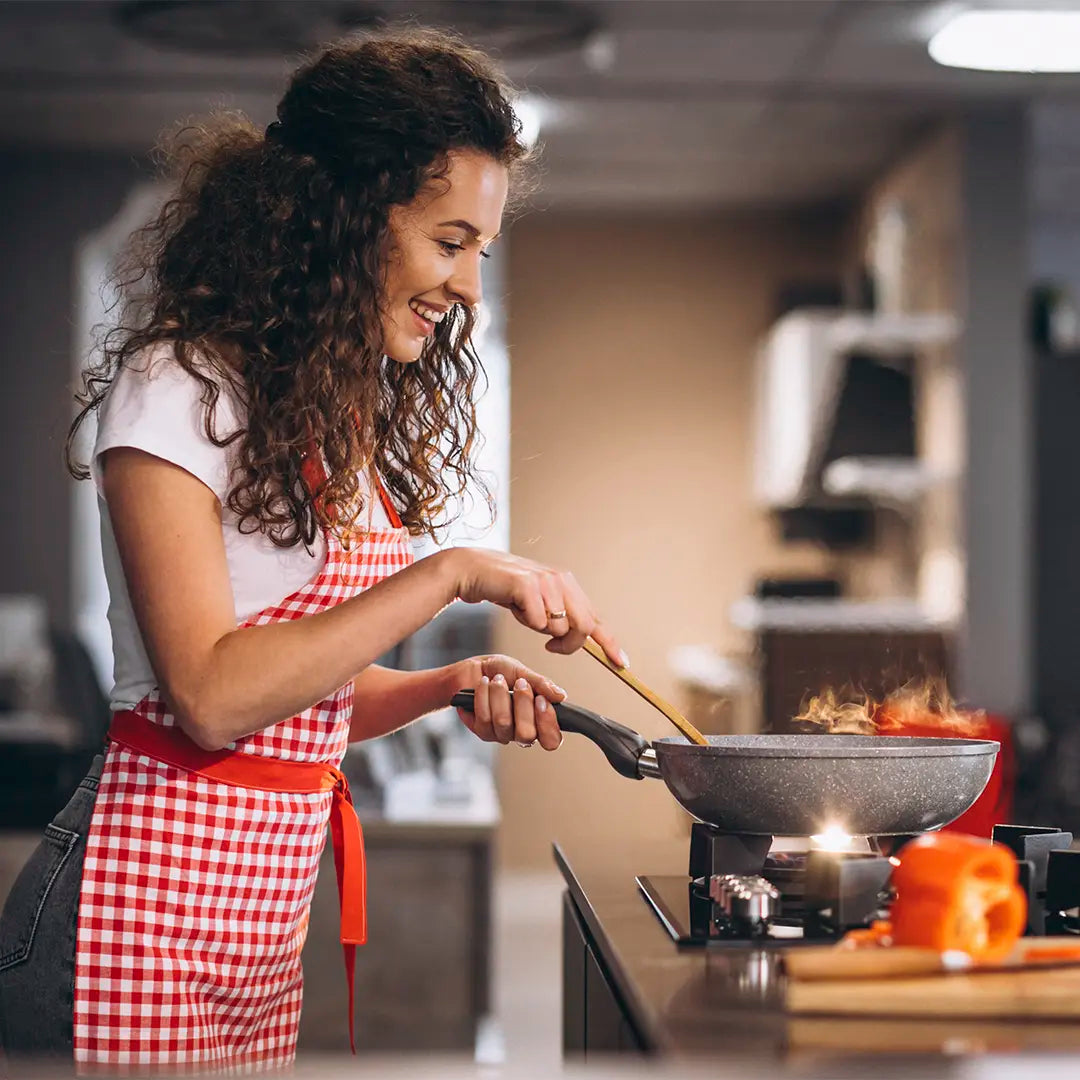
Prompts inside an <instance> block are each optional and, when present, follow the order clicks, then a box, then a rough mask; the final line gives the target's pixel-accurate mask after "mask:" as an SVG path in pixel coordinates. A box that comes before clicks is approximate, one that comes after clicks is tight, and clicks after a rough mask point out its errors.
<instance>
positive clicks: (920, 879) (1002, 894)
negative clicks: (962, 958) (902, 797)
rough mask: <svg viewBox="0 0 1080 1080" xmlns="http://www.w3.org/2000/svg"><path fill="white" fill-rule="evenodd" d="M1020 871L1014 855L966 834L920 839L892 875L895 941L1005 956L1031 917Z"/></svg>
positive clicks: (975, 955) (983, 956)
mask: <svg viewBox="0 0 1080 1080" xmlns="http://www.w3.org/2000/svg"><path fill="white" fill-rule="evenodd" d="M1016 876H1017V866H1016V857H1015V856H1014V855H1013V853H1012V852H1011V851H1009V849H1008V848H1006V847H1004V846H1002V845H1001V844H992V843H990V842H989V841H987V840H980V839H978V838H976V837H973V836H964V835H963V834H961V833H925V834H924V835H922V836H918V837H916V838H915V839H914V840H911V841H910V842H909V843H907V844H905V845H904V847H903V848H902V849H901V851H900V865H899V866H898V867H897V868H896V869H895V870H894V871H893V875H892V883H893V886H894V888H895V889H896V900H895V901H894V902H893V905H892V909H891V910H890V912H889V922H890V923H891V925H892V933H891V937H892V943H893V944H894V945H914V946H919V947H922V948H929V949H936V950H937V951H938V952H945V951H947V950H953V949H955V950H958V951H960V952H965V953H967V954H968V955H969V956H971V957H972V959H974V960H976V961H984V962H990V963H993V962H994V961H998V960H1002V959H1004V957H1005V956H1006V955H1008V953H1009V952H1010V950H1011V949H1012V947H1013V946H1014V945H1015V944H1016V942H1017V940H1018V939H1019V937H1020V935H1021V934H1022V933H1023V932H1024V927H1025V925H1026V922H1027V897H1026V896H1025V895H1024V892H1023V890H1022V889H1021V888H1020V886H1019V885H1018V884H1017V882H1016Z"/></svg>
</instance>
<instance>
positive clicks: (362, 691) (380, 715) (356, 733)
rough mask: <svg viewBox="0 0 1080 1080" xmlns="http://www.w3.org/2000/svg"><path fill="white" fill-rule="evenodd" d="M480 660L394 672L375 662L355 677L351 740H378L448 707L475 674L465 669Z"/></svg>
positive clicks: (472, 680)
mask: <svg viewBox="0 0 1080 1080" xmlns="http://www.w3.org/2000/svg"><path fill="white" fill-rule="evenodd" d="M470 663H471V664H474V665H476V661H461V662H459V663H456V664H449V665H447V666H446V667H441V668H431V669H428V670H425V671H394V670H392V669H390V668H384V667H379V666H378V665H376V664H372V665H371V666H370V667H368V668H366V669H365V670H364V671H363V672H361V673H360V674H359V675H358V676H357V677H356V678H355V679H354V680H353V712H352V723H351V725H350V728H349V739H350V741H352V742H357V741H359V740H361V739H376V738H378V737H379V736H380V735H386V734H389V732H391V731H396V730H397V729H398V728H400V727H404V726H405V725H406V724H411V723H412V722H413V721H414V720H416V719H418V718H419V717H421V716H425V715H426V714H427V713H431V712H435V711H436V710H437V709H444V708H446V707H447V706H448V705H449V704H450V699H451V698H452V697H453V696H454V694H455V693H456V692H457V691H458V690H460V689H462V687H466V686H468V687H471V686H472V685H473V682H474V681H475V679H474V677H473V676H472V675H471V674H470V673H469V672H468V671H466V670H465V666H466V665H468V664H470Z"/></svg>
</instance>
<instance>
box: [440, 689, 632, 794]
mask: <svg viewBox="0 0 1080 1080" xmlns="http://www.w3.org/2000/svg"><path fill="white" fill-rule="evenodd" d="M510 693H511V695H512V694H513V690H511V691H510ZM450 704H451V705H453V706H454V707H455V708H458V709H465V710H466V711H467V712H472V711H473V691H472V690H460V691H458V693H456V694H455V695H454V699H453V701H451V702H450ZM552 708H553V709H554V710H555V719H556V720H558V721H559V727H560V728H562V730H563V731H568V732H571V733H572V734H576V735H584V736H585V738H586V739H591V740H592V741H593V742H594V743H596V745H597V746H599V747H600V749H601V750H603V752H604V756H605V757H606V758H607V759H608V761H609V762H610V763H611V767H612V768H613V769H614V770H615V771H616V772H617V773H619V774H621V775H622V776H627V777H629V778H630V779H631V780H640V779H641V770H640V769H639V767H638V759H639V758H640V757H641V755H642V753H644V751H646V750H648V748H649V743H648V741H647V740H645V739H643V738H642V737H641V736H640V735H639V734H638V733H637V732H636V731H633V730H631V729H630V728H628V727H623V725H622V724H617V723H615V721H614V720H609V719H608V718H607V717H606V716H600V715H599V713H594V712H590V711H589V710H588V709H583V708H582V707H581V706H580V705H570V704H569V703H568V702H565V701H563V702H559V703H555V702H553V703H552Z"/></svg>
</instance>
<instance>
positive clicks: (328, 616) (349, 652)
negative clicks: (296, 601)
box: [165, 553, 454, 748]
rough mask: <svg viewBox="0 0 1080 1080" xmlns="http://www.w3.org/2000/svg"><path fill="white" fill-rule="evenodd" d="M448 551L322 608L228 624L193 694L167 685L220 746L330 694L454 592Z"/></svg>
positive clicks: (183, 718)
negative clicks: (234, 627) (233, 625)
mask: <svg viewBox="0 0 1080 1080" xmlns="http://www.w3.org/2000/svg"><path fill="white" fill-rule="evenodd" d="M446 554H447V553H440V554H436V555H433V556H430V557H429V558H426V559H421V560H420V561H419V562H417V563H415V564H414V565H413V566H411V567H408V568H406V569H405V570H401V571H399V572H398V573H396V574H394V575H392V576H391V577H389V578H386V579H385V580H384V581H381V582H379V583H378V584H377V585H374V586H373V587H372V588H370V589H368V590H367V591H366V592H364V593H361V594H360V595H359V596H355V597H353V598H352V599H350V600H347V601H345V602H343V603H341V604H338V605H336V606H335V607H333V608H330V609H329V610H327V611H324V612H320V613H318V614H316V615H309V616H306V617H303V618H300V619H294V620H290V621H283V622H277V623H271V624H269V625H266V626H253V627H246V628H243V629H238V630H235V631H232V632H230V633H228V634H225V635H224V636H223V637H222V638H221V639H220V640H219V641H218V642H217V644H216V645H215V646H214V648H213V650H212V654H211V656H210V657H209V659H208V661H207V663H206V665H205V668H204V670H203V671H202V672H201V678H200V679H199V680H198V683H197V686H196V687H195V688H194V690H193V691H192V690H189V695H188V699H184V697H183V695H180V694H174V695H171V694H170V693H169V688H168V687H166V688H165V690H166V699H167V700H168V701H169V703H170V705H171V706H173V708H174V711H175V712H176V715H177V718H178V720H179V722H180V724H181V727H183V728H184V729H185V730H187V732H188V734H190V735H192V737H193V738H195V739H196V741H197V742H199V743H200V745H203V746H206V747H207V748H215V747H216V746H218V745H220V746H224V745H225V744H226V743H228V742H231V741H233V740H234V739H238V738H241V737H243V736H245V735H250V734H252V733H253V732H256V731H260V730H262V729H263V728H265V727H268V726H270V725H271V724H275V723H277V722H279V721H281V720H284V719H286V718H288V717H290V716H294V715H296V714H297V713H298V712H302V711H303V710H304V709H307V708H310V707H311V706H312V705H313V704H315V703H316V702H318V701H321V700H323V699H324V698H326V697H328V696H330V695H331V694H333V693H334V691H336V690H337V689H339V688H340V687H341V686H344V685H345V684H346V683H347V682H349V680H350V679H353V678H355V676H356V673H357V672H358V671H363V670H364V669H365V668H367V667H368V666H369V665H371V664H372V663H373V662H374V661H375V659H376V658H377V657H379V656H381V655H382V654H384V653H385V652H387V651H388V650H389V649H390V648H392V647H393V646H394V645H396V644H397V643H398V642H400V641H402V640H404V639H405V638H406V637H408V636H409V635H410V634H412V633H414V632H415V631H416V630H418V629H419V628H420V627H421V626H423V625H424V624H425V623H427V622H428V621H430V620H431V619H432V618H434V616H435V615H437V614H438V613H439V611H441V610H442V609H443V608H444V607H445V606H446V605H447V604H448V603H450V602H451V601H452V600H453V599H454V578H453V571H452V568H451V565H450V564H449V563H448V560H447V559H446V558H445V556H446Z"/></svg>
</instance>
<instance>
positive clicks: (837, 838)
mask: <svg viewBox="0 0 1080 1080" xmlns="http://www.w3.org/2000/svg"><path fill="white" fill-rule="evenodd" d="M810 840H811V841H812V842H813V845H814V847H816V848H817V849H818V850H819V851H850V850H851V845H852V843H853V842H854V840H855V837H854V836H852V835H851V833H849V832H847V831H846V830H845V829H843V828H842V827H841V826H839V825H835V824H833V825H826V826H825V828H824V829H823V830H822V831H821V832H819V833H816V834H815V835H814V836H811V837H810Z"/></svg>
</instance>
